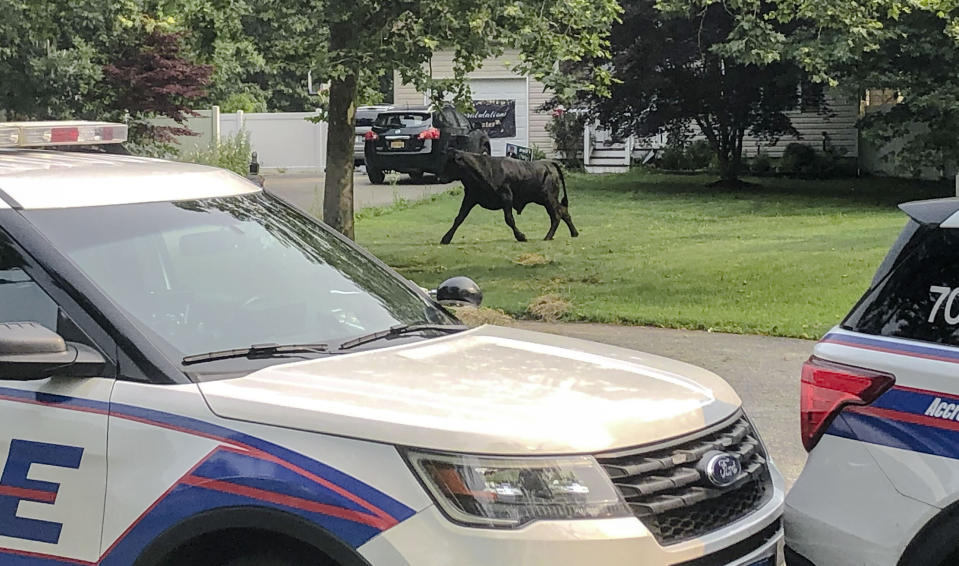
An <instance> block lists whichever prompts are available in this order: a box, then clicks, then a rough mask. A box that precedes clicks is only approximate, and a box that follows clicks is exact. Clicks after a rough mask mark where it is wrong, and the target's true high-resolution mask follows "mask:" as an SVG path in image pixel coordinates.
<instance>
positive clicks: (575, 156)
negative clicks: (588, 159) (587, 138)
mask: <svg viewBox="0 0 959 566" xmlns="http://www.w3.org/2000/svg"><path fill="white" fill-rule="evenodd" d="M586 120H587V118H586V114H585V113H583V112H567V111H566V110H564V109H562V108H557V109H556V110H554V111H553V119H552V120H550V121H549V123H547V124H546V131H547V132H549V135H550V137H551V138H553V142H554V143H555V144H556V151H558V152H559V155H560V158H561V160H562V161H563V162H564V163H566V165H567V167H571V168H574V169H581V168H582V166H583V163H582V160H581V159H580V158H579V154H580V152H581V151H582V150H583V133H584V131H585V130H586Z"/></svg>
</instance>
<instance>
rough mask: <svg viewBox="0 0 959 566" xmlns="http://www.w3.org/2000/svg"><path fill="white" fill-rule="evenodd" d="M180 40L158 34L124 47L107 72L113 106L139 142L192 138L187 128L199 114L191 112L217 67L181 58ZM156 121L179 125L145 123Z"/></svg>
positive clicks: (164, 141) (157, 30)
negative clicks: (128, 121)
mask: <svg viewBox="0 0 959 566" xmlns="http://www.w3.org/2000/svg"><path fill="white" fill-rule="evenodd" d="M181 38H182V36H181V34H178V33H172V32H165V31H161V30H159V29H154V30H153V31H150V32H147V33H146V34H145V35H143V36H141V37H139V38H138V40H137V41H135V42H133V43H132V44H127V45H126V46H124V47H123V48H122V49H121V50H120V52H119V53H118V54H117V56H116V59H115V60H114V61H113V62H112V63H109V64H107V65H106V66H104V68H103V71H104V83H105V85H107V86H108V87H109V88H108V89H107V91H108V92H109V93H110V94H109V97H110V102H111V103H110V106H111V107H113V108H117V109H122V110H123V112H124V113H126V114H127V115H128V116H129V118H130V119H131V121H132V123H131V128H130V137H131V140H133V141H134V142H135V143H137V142H139V143H142V142H144V141H148V142H149V141H153V142H157V143H161V144H162V143H169V142H172V141H173V139H174V137H175V136H183V135H191V134H192V133H193V132H192V131H190V130H189V128H186V127H185V126H183V123H184V122H185V121H186V119H187V117H188V116H190V115H196V114H195V112H193V111H191V110H190V108H191V106H192V104H193V102H194V101H196V100H197V99H200V98H202V97H203V96H204V95H205V94H206V90H205V89H206V86H207V85H209V84H210V76H211V75H212V73H213V68H212V67H210V66H207V65H197V64H195V63H193V62H192V61H189V60H187V59H185V58H183V56H182V54H181V44H180V40H181ZM154 116H166V117H168V118H171V119H172V120H173V121H174V122H176V123H177V124H179V125H178V126H163V125H153V124H151V123H149V122H148V121H147V120H146V119H147V118H151V117H154Z"/></svg>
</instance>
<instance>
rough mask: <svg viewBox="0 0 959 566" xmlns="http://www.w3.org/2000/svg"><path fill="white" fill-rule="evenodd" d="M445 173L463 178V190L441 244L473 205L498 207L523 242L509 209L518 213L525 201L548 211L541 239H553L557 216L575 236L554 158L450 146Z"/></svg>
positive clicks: (566, 198)
mask: <svg viewBox="0 0 959 566" xmlns="http://www.w3.org/2000/svg"><path fill="white" fill-rule="evenodd" d="M445 174H446V176H448V177H450V178H452V179H458V180H460V181H462V182H463V188H464V194H463V203H462V204H461V205H460V211H459V214H457V215H456V219H455V220H454V221H453V226H452V227H451V228H450V230H449V232H447V233H446V235H445V236H443V239H442V240H441V242H442V243H443V244H448V243H450V242H451V241H452V240H453V234H455V233H456V229H457V228H459V227H460V224H462V223H463V221H464V220H466V217H467V216H468V215H469V213H470V211H471V210H473V207H474V206H476V205H480V206H482V207H483V208H485V209H487V210H502V211H503V217H504V218H505V219H506V225H507V226H509V227H510V228H511V229H512V230H513V235H514V236H516V239H517V240H518V241H520V242H525V241H526V236H524V235H523V233H522V232H520V231H519V229H518V228H516V221H515V220H514V219H513V209H516V214H522V213H523V209H524V208H525V207H526V205H527V204H529V203H536V204H539V205H542V206H544V207H546V212H547V213H549V221H550V225H549V232H547V233H546V238H545V239H547V240H552V239H553V235H554V234H555V233H556V228H558V227H559V221H560V220H562V221H563V222H565V223H566V226H568V227H569V233H570V235H571V236H573V237H574V238H575V237H576V236H579V232H577V231H576V227H575V226H573V219H572V218H570V216H569V196H568V194H567V192H566V178H565V177H564V176H563V169H562V167H560V165H559V163H557V162H555V161H549V160H540V161H533V162H527V161H519V160H517V159H512V158H508V157H490V156H488V155H480V154H478V153H466V152H464V151H457V150H450V152H449V155H448V158H447V162H446V171H445ZM560 189H562V192H563V198H562V200H560V198H559V194H560Z"/></svg>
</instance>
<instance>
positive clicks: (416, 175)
mask: <svg viewBox="0 0 959 566" xmlns="http://www.w3.org/2000/svg"><path fill="white" fill-rule="evenodd" d="M410 179H412V180H413V182H414V183H422V182H423V172H422V171H410Z"/></svg>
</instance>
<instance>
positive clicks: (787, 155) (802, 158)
mask: <svg viewBox="0 0 959 566" xmlns="http://www.w3.org/2000/svg"><path fill="white" fill-rule="evenodd" d="M818 161H819V159H818V156H817V155H816V150H815V149H813V148H811V147H809V146H808V145H803V144H801V143H791V144H789V145H787V146H786V149H785V151H784V152H783V158H782V162H781V163H780V166H779V170H780V171H781V172H782V173H784V174H786V175H791V176H795V177H815V176H818V173H819V163H818Z"/></svg>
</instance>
